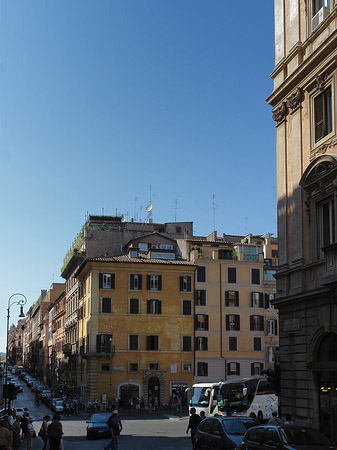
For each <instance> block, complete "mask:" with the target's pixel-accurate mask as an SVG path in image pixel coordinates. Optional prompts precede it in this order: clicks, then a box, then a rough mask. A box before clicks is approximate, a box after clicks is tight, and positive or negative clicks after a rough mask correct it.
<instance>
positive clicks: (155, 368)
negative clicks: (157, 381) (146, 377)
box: [149, 362, 159, 370]
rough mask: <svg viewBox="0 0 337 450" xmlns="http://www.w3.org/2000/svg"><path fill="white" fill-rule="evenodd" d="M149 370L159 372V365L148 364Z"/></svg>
mask: <svg viewBox="0 0 337 450" xmlns="http://www.w3.org/2000/svg"><path fill="white" fill-rule="evenodd" d="M149 370H159V363H157V362H156V363H155V362H150V363H149Z"/></svg>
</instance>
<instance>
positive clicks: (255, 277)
mask: <svg viewBox="0 0 337 450" xmlns="http://www.w3.org/2000/svg"><path fill="white" fill-rule="evenodd" d="M252 284H260V269H252Z"/></svg>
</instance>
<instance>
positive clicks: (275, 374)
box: [261, 365, 281, 396]
mask: <svg viewBox="0 0 337 450" xmlns="http://www.w3.org/2000/svg"><path fill="white" fill-rule="evenodd" d="M261 374H263V375H266V376H267V380H268V382H269V384H270V386H271V388H272V389H273V390H274V391H275V393H276V395H278V396H280V395H281V370H280V366H279V365H275V368H274V369H262V370H261Z"/></svg>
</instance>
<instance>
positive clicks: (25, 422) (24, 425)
mask: <svg viewBox="0 0 337 450" xmlns="http://www.w3.org/2000/svg"><path fill="white" fill-rule="evenodd" d="M27 425H28V417H27V413H23V417H22V419H21V430H22V439H25V437H26V433H27Z"/></svg>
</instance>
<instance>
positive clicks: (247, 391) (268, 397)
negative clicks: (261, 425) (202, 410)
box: [218, 378, 278, 422]
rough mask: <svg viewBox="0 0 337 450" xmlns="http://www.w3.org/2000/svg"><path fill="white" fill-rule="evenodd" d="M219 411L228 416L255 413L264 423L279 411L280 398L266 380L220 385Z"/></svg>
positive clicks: (247, 379) (237, 381) (246, 379)
mask: <svg viewBox="0 0 337 450" xmlns="http://www.w3.org/2000/svg"><path fill="white" fill-rule="evenodd" d="M218 410H219V412H220V413H224V414H227V415H240V416H242V415H244V416H249V415H250V414H251V413H254V414H255V415H256V417H257V419H258V420H259V421H260V422H262V421H263V420H267V419H270V418H271V417H272V413H273V411H277V410H278V396H277V395H276V393H275V391H274V390H273V388H272V387H271V385H270V383H269V382H268V381H267V380H266V379H265V378H260V379H259V378H243V379H241V380H235V381H230V382H226V383H220V384H219V388H218Z"/></svg>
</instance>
